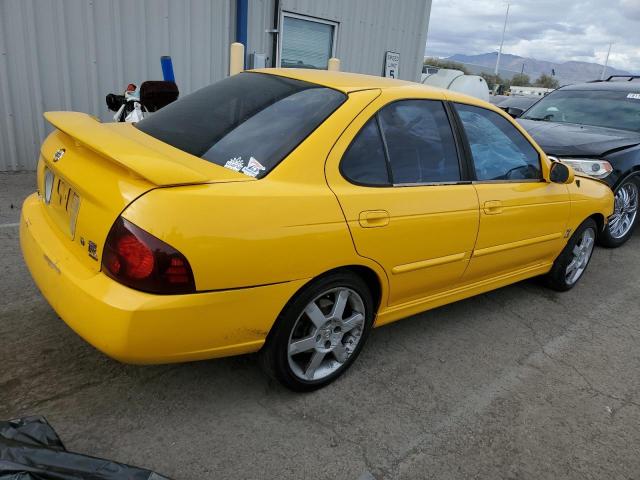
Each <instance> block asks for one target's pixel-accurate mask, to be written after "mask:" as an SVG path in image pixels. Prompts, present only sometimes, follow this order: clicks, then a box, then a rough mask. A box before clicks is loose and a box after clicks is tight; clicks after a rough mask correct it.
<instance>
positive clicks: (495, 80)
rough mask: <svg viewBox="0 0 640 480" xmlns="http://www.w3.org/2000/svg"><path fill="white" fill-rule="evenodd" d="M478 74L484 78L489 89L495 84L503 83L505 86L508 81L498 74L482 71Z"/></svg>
mask: <svg viewBox="0 0 640 480" xmlns="http://www.w3.org/2000/svg"><path fill="white" fill-rule="evenodd" d="M480 76H481V77H482V78H484V79H485V81H486V82H487V85H489V88H490V89H493V88H494V87H495V86H496V85H505V88H506V87H508V86H509V85H508V82H506V81H505V79H504V78H502V77H501V76H500V75H494V74H492V73H485V72H482V73H481V74H480Z"/></svg>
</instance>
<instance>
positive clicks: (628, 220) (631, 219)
mask: <svg viewBox="0 0 640 480" xmlns="http://www.w3.org/2000/svg"><path fill="white" fill-rule="evenodd" d="M639 190H640V188H639V187H638V180H636V179H634V178H629V179H628V180H626V181H624V182H623V183H622V184H621V185H620V186H619V187H618V188H617V189H616V191H615V207H614V211H613V215H611V217H609V224H608V225H607V227H606V228H605V229H604V231H603V232H602V235H601V236H600V238H599V243H600V244H601V245H603V246H605V247H609V248H616V247H619V246H620V245H622V244H623V243H625V242H626V241H627V240H629V238H630V237H631V235H632V234H633V230H634V229H635V227H636V224H637V223H638V197H639V195H638V191H639Z"/></svg>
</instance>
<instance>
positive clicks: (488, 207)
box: [484, 200, 502, 215]
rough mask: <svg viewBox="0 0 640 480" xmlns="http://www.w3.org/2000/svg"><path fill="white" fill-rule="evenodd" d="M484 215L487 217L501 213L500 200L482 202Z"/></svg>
mask: <svg viewBox="0 0 640 480" xmlns="http://www.w3.org/2000/svg"><path fill="white" fill-rule="evenodd" d="M484 213H486V214H487V215H497V214H498V213H502V202H501V201H500V200H488V201H486V202H484Z"/></svg>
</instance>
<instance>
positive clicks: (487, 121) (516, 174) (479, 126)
mask: <svg viewBox="0 0 640 480" xmlns="http://www.w3.org/2000/svg"><path fill="white" fill-rule="evenodd" d="M455 108H456V111H457V112H458V115H459V116H460V120H462V125H463V126H464V130H465V133H466V135H467V140H468V141H469V146H470V147H471V154H472V156H473V163H474V167H475V172H476V179H478V180H514V181H517V180H538V179H541V178H542V171H541V169H540V156H539V155H538V151H537V150H536V149H535V148H533V145H531V144H530V143H529V142H528V141H527V139H526V138H524V136H523V135H522V134H521V133H520V132H519V131H518V129H517V128H516V127H515V126H513V125H512V124H511V122H509V121H508V120H507V119H506V118H504V117H503V116H502V115H499V114H497V113H496V112H492V111H491V110H487V109H485V108H480V107H474V106H471V105H464V104H461V103H457V104H455Z"/></svg>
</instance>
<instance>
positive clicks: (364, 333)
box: [260, 271, 374, 392]
mask: <svg viewBox="0 0 640 480" xmlns="http://www.w3.org/2000/svg"><path fill="white" fill-rule="evenodd" d="M338 289H348V290H350V291H351V292H355V293H356V294H357V295H356V296H354V297H353V298H355V300H353V301H357V297H358V296H359V299H361V301H362V302H361V303H358V305H362V307H363V309H364V312H362V315H363V316H364V321H363V322H362V327H357V328H358V330H357V331H358V332H361V334H360V337H359V340H358V341H357V344H356V345H355V348H354V349H353V351H352V352H351V353H350V354H348V356H347V358H346V361H344V363H340V362H338V361H337V357H335V359H334V357H333V356H331V357H327V361H328V362H331V363H332V364H335V365H339V366H338V367H337V369H336V370H335V371H333V372H332V373H330V374H328V375H327V376H325V377H323V378H319V379H304V378H301V376H300V374H301V373H305V372H301V371H298V372H297V373H296V371H294V368H292V366H291V365H290V361H289V344H290V341H293V340H292V336H293V334H294V328H295V329H297V328H300V327H298V325H299V324H300V323H299V322H298V319H299V318H300V319H301V321H303V319H304V320H305V321H306V322H307V324H308V325H309V326H310V327H311V328H314V326H313V325H310V317H306V313H305V309H306V308H307V306H309V305H310V304H311V302H314V303H315V302H316V301H317V302H319V303H320V302H321V301H323V300H324V299H325V296H323V293H325V292H331V291H334V290H335V291H336V292H337V291H338ZM331 295H332V293H327V296H326V298H327V299H328V298H330V296H331ZM334 295H337V293H334ZM349 295H351V294H349ZM335 298H336V299H337V297H335ZM349 298H350V300H349V303H351V301H352V300H351V298H352V297H349ZM326 301H327V302H329V300H326ZM334 305H335V303H334ZM349 308H351V307H350V306H347V307H346V308H345V311H346V309H349ZM351 313H352V314H354V313H359V312H355V310H354V311H352V312H351ZM373 318H374V304H373V299H372V297H371V292H370V290H369V288H368V287H367V285H366V283H365V282H364V281H363V280H362V279H361V278H360V277H359V276H357V275H355V274H353V273H351V272H348V271H341V272H336V273H333V274H329V275H326V276H323V277H320V278H318V279H316V280H315V281H313V282H311V283H310V284H308V285H307V286H305V287H304V288H303V289H302V290H301V291H300V292H298V293H297V294H296V296H294V297H293V298H292V299H291V301H289V303H288V304H287V305H286V306H285V308H284V309H283V310H282V313H281V314H280V315H279V316H278V319H277V320H276V322H275V324H274V326H273V328H272V330H271V332H270V333H269V336H268V338H267V341H266V343H265V345H264V347H263V348H262V350H261V351H260V363H261V365H262V367H263V369H264V370H265V372H266V373H267V374H268V375H269V376H271V377H272V378H274V379H276V380H278V381H279V382H280V383H282V384H283V385H284V386H285V387H287V388H289V389H291V390H294V391H299V392H301V391H311V390H316V389H318V388H321V387H324V386H325V385H328V384H329V383H331V382H333V381H334V380H335V379H336V378H338V377H339V376H340V375H342V374H343V373H344V372H345V371H346V370H347V369H348V368H349V367H350V366H351V364H352V363H353V362H354V361H355V359H356V358H357V356H358V355H359V354H360V351H361V350H362V347H363V345H364V343H365V342H366V340H367V337H368V335H369V332H370V331H371V326H372V324H373ZM316 333H318V331H317V330H316V331H312V333H311V336H312V337H314V336H315V335H316ZM325 333H326V331H325ZM343 335H344V337H347V336H348V334H346V333H343ZM316 338H317V339H319V338H320V337H319V336H318V337H316ZM338 341H339V342H342V340H338ZM306 353H309V355H310V359H309V364H310V363H311V355H315V354H316V350H311V351H309V352H301V353H300V354H296V355H300V356H303V359H304V355H305V354H306ZM325 355H329V353H326V354H325ZM323 362H324V360H323ZM294 363H295V362H294Z"/></svg>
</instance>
